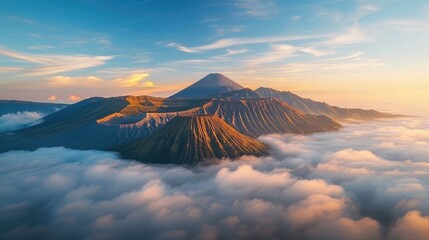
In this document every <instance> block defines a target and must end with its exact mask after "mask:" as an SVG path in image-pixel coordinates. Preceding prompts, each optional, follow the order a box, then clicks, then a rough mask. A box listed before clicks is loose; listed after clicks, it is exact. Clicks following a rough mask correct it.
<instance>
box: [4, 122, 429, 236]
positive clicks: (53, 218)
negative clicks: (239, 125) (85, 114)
mask: <svg viewBox="0 0 429 240" xmlns="http://www.w3.org/2000/svg"><path fill="white" fill-rule="evenodd" d="M261 140H262V141H264V142H266V143H268V144H270V145H271V146H272V151H273V152H272V157H264V158H256V157H248V156H247V157H242V158H241V159H240V160H239V161H234V162H231V161H228V160H225V161H223V162H222V163H221V164H219V165H216V166H199V167H196V168H192V169H189V168H183V167H178V166H158V165H146V164H140V163H136V162H133V161H124V160H121V159H119V158H118V157H117V155H116V154H114V153H109V152H101V151H78V150H70V149H65V148H45V149H43V148H42V149H39V150H36V151H34V152H27V151H15V152H8V153H4V154H1V155H0V188H1V189H2V190H1V191H0V238H6V239H7V238H13V239H20V238H44V239H56V238H64V237H68V238H73V239H118V238H123V239H141V238H147V239H392V240H396V239H408V238H409V236H410V234H411V233H412V236H413V238H414V239H426V238H427V236H428V234H429V230H428V229H429V220H428V219H429V217H428V215H429V204H428V202H429V201H428V200H429V199H428V198H429V194H428V191H427V187H429V159H427V156H429V151H428V150H427V149H429V148H428V146H427V145H428V142H429V121H428V120H425V119H399V120H386V121H379V122H372V123H366V124H356V125H349V126H347V127H346V128H345V129H343V130H342V131H340V132H335V133H323V134H315V135H311V136H300V135H283V136H280V135H271V136H264V137H262V138H261Z"/></svg>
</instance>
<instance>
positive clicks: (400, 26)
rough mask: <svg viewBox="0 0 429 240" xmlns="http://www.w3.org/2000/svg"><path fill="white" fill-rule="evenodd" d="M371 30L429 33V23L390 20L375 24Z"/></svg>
mask: <svg viewBox="0 0 429 240" xmlns="http://www.w3.org/2000/svg"><path fill="white" fill-rule="evenodd" d="M369 28H370V29H371V30H373V31H377V30H378V31H380V29H381V30H389V31H399V32H429V23H428V22H427V21H421V20H416V19H388V20H384V21H381V22H378V23H375V24H373V25H371V26H369Z"/></svg>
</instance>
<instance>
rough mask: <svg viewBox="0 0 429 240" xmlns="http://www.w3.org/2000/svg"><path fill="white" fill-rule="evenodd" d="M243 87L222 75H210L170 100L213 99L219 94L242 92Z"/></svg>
mask: <svg viewBox="0 0 429 240" xmlns="http://www.w3.org/2000/svg"><path fill="white" fill-rule="evenodd" d="M241 89H244V87H243V86H241V85H240V84H238V83H236V82H234V81H233V80H231V79H230V78H228V77H226V76H225V75H223V74H220V73H210V74H208V75H207V76H205V77H203V78H202V79H200V80H199V81H197V82H195V83H194V84H192V85H190V86H189V87H187V88H185V89H183V90H182V91H180V92H178V93H176V94H174V95H173V96H171V97H170V98H211V97H215V96H217V95H219V94H222V93H226V92H231V91H236V90H241Z"/></svg>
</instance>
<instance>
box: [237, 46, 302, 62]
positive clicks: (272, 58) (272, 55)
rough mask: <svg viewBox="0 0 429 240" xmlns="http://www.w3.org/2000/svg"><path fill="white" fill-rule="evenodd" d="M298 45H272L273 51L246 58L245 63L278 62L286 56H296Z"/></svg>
mask: <svg viewBox="0 0 429 240" xmlns="http://www.w3.org/2000/svg"><path fill="white" fill-rule="evenodd" d="M297 51H298V48H297V47H294V46H292V45H286V44H276V45H272V46H271V51H269V52H266V53H263V54H262V55H261V56H259V57H256V58H253V59H249V60H245V61H244V63H246V64H249V65H257V64H264V63H271V62H276V61H279V60H283V59H286V58H290V57H293V56H296V54H295V53H296V52H297Z"/></svg>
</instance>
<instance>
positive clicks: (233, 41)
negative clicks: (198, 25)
mask: <svg viewBox="0 0 429 240" xmlns="http://www.w3.org/2000/svg"><path fill="white" fill-rule="evenodd" d="M327 36H328V35H296V36H293V35H285V36H275V37H260V38H224V39H220V40H218V41H215V42H213V43H210V44H207V45H202V46H197V47H186V46H183V45H181V44H178V43H170V44H168V45H166V46H167V47H174V48H176V49H177V50H179V51H183V52H189V53H196V52H204V51H208V50H214V49H221V48H227V47H232V46H238V45H248V44H260V43H278V42H285V41H297V40H308V39H320V38H324V37H327Z"/></svg>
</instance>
